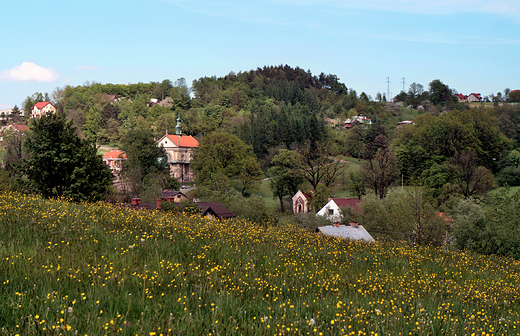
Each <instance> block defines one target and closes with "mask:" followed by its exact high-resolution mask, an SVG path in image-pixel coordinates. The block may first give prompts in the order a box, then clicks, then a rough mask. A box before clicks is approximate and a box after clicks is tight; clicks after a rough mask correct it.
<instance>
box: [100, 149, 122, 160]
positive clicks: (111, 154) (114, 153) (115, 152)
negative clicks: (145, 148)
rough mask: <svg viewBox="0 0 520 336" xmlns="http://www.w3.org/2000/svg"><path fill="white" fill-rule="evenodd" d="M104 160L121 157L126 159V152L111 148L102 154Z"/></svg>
mask: <svg viewBox="0 0 520 336" xmlns="http://www.w3.org/2000/svg"><path fill="white" fill-rule="evenodd" d="M103 159H104V160H115V159H123V160H126V154H125V152H123V151H120V150H119V149H112V150H111V151H110V152H108V153H105V154H103Z"/></svg>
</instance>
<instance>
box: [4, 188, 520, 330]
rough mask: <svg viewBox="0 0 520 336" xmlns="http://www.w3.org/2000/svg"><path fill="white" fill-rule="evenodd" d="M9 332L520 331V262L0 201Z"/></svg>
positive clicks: (23, 199) (13, 197)
mask: <svg viewBox="0 0 520 336" xmlns="http://www.w3.org/2000/svg"><path fill="white" fill-rule="evenodd" d="M0 239H1V242H0V258H1V262H0V277H1V278H0V296H1V297H2V300H0V326H1V329H0V334H1V335H108V334H120V335H150V336H153V335H275V334H277V335H307V334H308V335H375V334H377V335H404V334H406V335H463V334H467V335H471V334H476V335H483V334H490V335H509V334H510V335H516V334H518V329H519V328H520V295H519V294H520V280H519V276H518V274H519V272H520V263H519V262H518V261H514V260H510V259H505V258H498V257H484V256H479V255H474V254H471V253H462V252H455V251H447V250H446V249H434V248H429V247H418V248H412V247H410V246H407V245H402V244H399V243H395V242H394V243H382V242H378V243H375V244H366V243H360V242H353V241H344V240H338V239H334V238H327V237H322V236H317V235H316V234H314V233H310V232H308V231H305V230H302V229H299V228H297V227H294V226H290V225H287V226H286V225H283V226H273V225H271V224H270V223H263V224H262V225H256V224H252V223H248V222H245V221H239V220H236V221H229V222H219V221H211V220H207V219H203V218H200V217H197V216H191V217H188V216H173V215H168V214H167V213H161V212H157V211H150V212H148V211H135V210H125V209H120V208H117V207H114V206H111V205H106V204H101V203H100V204H81V205H77V204H71V203H68V202H66V201H61V200H43V199H40V198H38V197H31V196H23V195H19V194H7V195H0Z"/></svg>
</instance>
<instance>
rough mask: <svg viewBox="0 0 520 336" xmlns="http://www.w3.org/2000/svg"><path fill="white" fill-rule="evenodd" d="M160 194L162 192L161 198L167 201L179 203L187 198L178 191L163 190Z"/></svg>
mask: <svg viewBox="0 0 520 336" xmlns="http://www.w3.org/2000/svg"><path fill="white" fill-rule="evenodd" d="M161 194H162V198H163V199H165V200H166V201H168V202H173V203H180V202H182V201H186V200H188V196H186V195H184V194H183V193H182V192H180V191H175V190H163V191H162V193H161Z"/></svg>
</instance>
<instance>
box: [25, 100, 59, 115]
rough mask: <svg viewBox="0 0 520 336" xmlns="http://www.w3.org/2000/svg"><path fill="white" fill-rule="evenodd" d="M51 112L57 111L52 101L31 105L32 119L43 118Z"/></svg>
mask: <svg viewBox="0 0 520 336" xmlns="http://www.w3.org/2000/svg"><path fill="white" fill-rule="evenodd" d="M50 113H56V107H55V106H54V105H52V103H50V102H45V101H44V102H39V103H36V104H34V105H33V107H31V119H35V118H41V117H42V116H44V115H47V114H50Z"/></svg>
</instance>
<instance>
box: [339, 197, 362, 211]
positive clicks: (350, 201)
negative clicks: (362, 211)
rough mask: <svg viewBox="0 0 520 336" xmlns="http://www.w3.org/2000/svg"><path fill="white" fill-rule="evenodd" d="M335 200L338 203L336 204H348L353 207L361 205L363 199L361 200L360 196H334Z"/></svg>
mask: <svg viewBox="0 0 520 336" xmlns="http://www.w3.org/2000/svg"><path fill="white" fill-rule="evenodd" d="M333 200H334V203H336V205H337V206H338V207H340V208H344V207H347V206H349V207H351V208H357V207H358V206H360V205H361V201H360V200H359V198H350V197H348V198H333Z"/></svg>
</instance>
